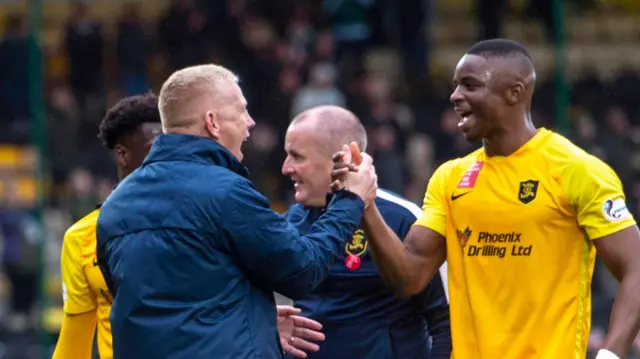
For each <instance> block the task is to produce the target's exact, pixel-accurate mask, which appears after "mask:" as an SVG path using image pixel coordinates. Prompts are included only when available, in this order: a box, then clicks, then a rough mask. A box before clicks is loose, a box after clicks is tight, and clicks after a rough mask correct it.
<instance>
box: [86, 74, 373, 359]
mask: <svg viewBox="0 0 640 359" xmlns="http://www.w3.org/2000/svg"><path fill="white" fill-rule="evenodd" d="M159 110H160V114H161V121H162V127H163V132H164V134H163V135H161V136H159V137H158V138H157V139H156V141H155V142H154V144H153V146H152V148H151V151H150V153H149V155H148V156H147V158H146V159H145V161H144V163H143V164H142V166H141V167H140V168H139V169H138V170H136V171H135V172H134V173H132V174H131V175H130V176H128V177H127V179H126V180H124V181H123V182H122V183H120V185H119V186H118V187H117V188H116V189H115V190H114V192H113V193H112V194H111V196H110V197H109V198H108V199H107V200H106V201H105V203H104V204H103V206H102V210H101V212H100V217H99V218H98V224H97V237H98V261H99V263H100V266H101V269H102V271H103V273H104V274H105V279H106V281H107V284H108V286H109V289H110V291H111V292H112V293H113V295H114V302H113V307H112V311H111V326H112V333H113V351H114V357H115V358H118V359H129V358H131V359H133V358H136V359H138V358H154V359H162V358H171V359H183V358H184V359H187V358H188V359H194V358H230V359H242V358H257V357H260V358H282V357H283V348H282V344H281V343H280V341H279V339H278V330H277V323H276V306H275V302H274V298H273V292H274V291H275V292H278V293H282V294H284V295H286V296H288V297H290V298H293V299H298V298H301V297H304V296H307V295H308V294H309V293H311V292H312V291H313V290H314V289H315V287H316V286H317V285H318V284H320V283H321V282H322V281H323V280H324V279H325V278H326V277H327V275H328V274H329V268H330V266H331V264H332V263H333V262H334V261H335V259H336V258H337V257H339V256H340V254H341V252H342V248H343V247H344V245H345V243H344V241H345V239H346V238H349V237H350V235H351V234H352V233H353V232H354V231H355V230H356V229H357V227H358V225H359V224H360V221H361V219H362V213H363V210H364V208H365V205H367V204H370V203H371V202H373V200H374V199H375V197H376V189H377V184H376V175H375V171H374V169H373V166H372V160H371V158H370V157H369V156H367V155H363V161H362V164H361V165H360V166H359V170H358V172H355V173H351V174H349V178H347V179H346V181H345V189H344V190H341V191H339V192H338V193H336V194H335V196H334V198H333V200H332V201H331V203H330V204H329V205H328V208H327V211H326V212H325V213H324V214H323V215H322V217H321V218H320V219H319V220H318V221H317V222H316V223H315V224H314V226H313V227H312V228H311V229H310V230H309V231H308V233H307V234H306V235H305V236H300V235H299V234H298V231H297V230H296V229H295V228H294V227H293V226H292V225H291V224H290V223H289V222H287V221H286V219H285V218H284V217H282V216H280V215H279V214H277V213H275V212H273V211H272V210H271V209H270V206H269V202H268V200H267V199H266V198H265V197H264V196H263V195H262V194H260V193H259V192H258V191H257V190H256V189H255V187H254V186H253V184H252V183H251V182H250V181H249V179H248V178H247V177H248V173H247V170H246V168H245V167H244V166H243V165H242V164H241V162H240V161H241V160H242V149H241V146H242V142H244V141H245V140H246V139H247V138H248V137H249V130H250V129H251V128H253V127H254V126H255V122H254V121H253V119H252V118H251V116H249V114H248V112H247V101H246V100H245V98H244V96H243V94H242V90H241V89H240V87H239V85H238V79H237V77H236V76H234V75H233V74H232V73H231V72H230V71H228V70H227V69H225V68H223V67H220V66H216V65H202V66H195V67H189V68H185V69H182V70H179V71H177V72H176V73H174V74H173V75H171V76H170V77H169V79H168V80H167V81H166V82H165V83H164V85H163V86H162V90H161V91H160V95H159Z"/></svg>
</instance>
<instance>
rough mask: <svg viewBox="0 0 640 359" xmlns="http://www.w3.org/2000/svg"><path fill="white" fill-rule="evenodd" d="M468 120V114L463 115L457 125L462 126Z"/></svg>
mask: <svg viewBox="0 0 640 359" xmlns="http://www.w3.org/2000/svg"><path fill="white" fill-rule="evenodd" d="M468 120H469V117H468V116H465V117H463V118H462V120H460V122H458V127H461V126H464V124H465V123H467V121H468Z"/></svg>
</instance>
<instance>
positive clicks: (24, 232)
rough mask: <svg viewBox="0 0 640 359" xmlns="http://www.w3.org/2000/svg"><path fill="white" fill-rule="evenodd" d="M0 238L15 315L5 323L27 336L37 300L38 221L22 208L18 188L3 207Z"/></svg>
mask: <svg viewBox="0 0 640 359" xmlns="http://www.w3.org/2000/svg"><path fill="white" fill-rule="evenodd" d="M8 183H9V182H5V185H7V184H8ZM0 236H1V238H2V239H3V244H4V253H3V258H2V268H3V271H4V273H5V274H6V275H7V277H8V279H9V282H10V283H11V312H10V315H9V317H8V319H7V320H6V321H4V323H5V329H7V330H8V331H10V332H24V331H26V330H28V329H30V328H31V324H32V318H31V309H32V307H33V304H34V303H35V300H36V296H37V272H36V266H37V262H36V260H37V259H36V252H35V243H34V241H35V238H37V237H36V234H35V233H34V220H33V218H32V217H31V214H30V213H29V211H28V210H26V209H24V208H21V207H20V204H19V201H18V198H17V197H16V191H15V188H6V191H5V196H4V199H3V201H2V203H0Z"/></svg>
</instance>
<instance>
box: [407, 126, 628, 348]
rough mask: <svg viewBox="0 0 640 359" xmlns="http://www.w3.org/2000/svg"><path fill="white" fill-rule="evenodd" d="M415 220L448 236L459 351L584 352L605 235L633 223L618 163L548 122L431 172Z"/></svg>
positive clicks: (453, 316) (453, 329)
mask: <svg viewBox="0 0 640 359" xmlns="http://www.w3.org/2000/svg"><path fill="white" fill-rule="evenodd" d="M416 225H420V226H424V227H427V228H431V229H433V230H435V231H436V232H439V233H441V234H442V235H444V236H445V237H446V241H447V261H448V269H449V273H448V274H449V278H448V280H449V294H450V303H449V306H450V311H451V333H452V339H453V358H455V359H497V358H500V359H529V358H535V359H558V358H584V357H585V355H586V349H587V340H588V336H589V330H590V325H591V323H590V317H591V290H590V288H591V278H592V275H593V265H594V260H595V255H596V253H595V248H594V246H593V243H592V242H591V240H594V239H598V238H601V237H604V236H607V235H609V234H612V233H615V232H618V231H620V230H622V229H625V228H628V227H630V226H633V225H635V220H634V219H633V217H632V216H631V215H630V214H629V211H628V210H627V208H626V205H625V198H624V194H623V192H622V185H621V183H620V180H619V179H618V177H617V175H616V174H615V173H614V172H613V170H612V169H611V168H610V167H609V166H607V165H606V164H604V163H603V162H602V161H600V160H599V159H597V158H595V157H593V156H591V155H589V154H587V153H586V152H584V151H583V150H581V149H580V148H578V147H577V146H575V145H574V144H573V143H571V142H570V141H569V140H567V139H566V138H564V137H562V136H560V135H558V134H555V133H553V132H551V131H548V130H546V129H543V128H542V129H540V130H539V131H538V133H537V134H536V135H535V136H534V137H533V138H532V139H531V140H530V141H529V142H528V143H526V144H525V145H524V146H523V147H521V148H520V149H518V150H517V151H516V152H514V153H513V154H511V155H509V156H507V157H488V156H486V154H485V152H484V149H480V150H478V151H475V152H473V153H471V154H469V155H468V156H466V157H463V158H459V159H456V160H452V161H449V162H447V163H445V164H443V165H442V166H440V168H438V170H437V171H436V172H435V174H434V175H433V177H432V178H431V180H430V182H429V185H428V188H427V192H426V195H425V200H424V207H423V214H422V216H421V218H420V219H418V221H417V222H416Z"/></svg>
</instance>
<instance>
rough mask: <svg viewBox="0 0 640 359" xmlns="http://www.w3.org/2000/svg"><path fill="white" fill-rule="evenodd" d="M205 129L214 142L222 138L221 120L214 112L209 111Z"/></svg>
mask: <svg viewBox="0 0 640 359" xmlns="http://www.w3.org/2000/svg"><path fill="white" fill-rule="evenodd" d="M204 128H205V130H206V131H207V133H208V134H209V136H211V138H213V139H214V140H218V139H219V138H220V120H219V118H218V115H217V114H216V113H213V111H207V114H206V118H205V121H204Z"/></svg>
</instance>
